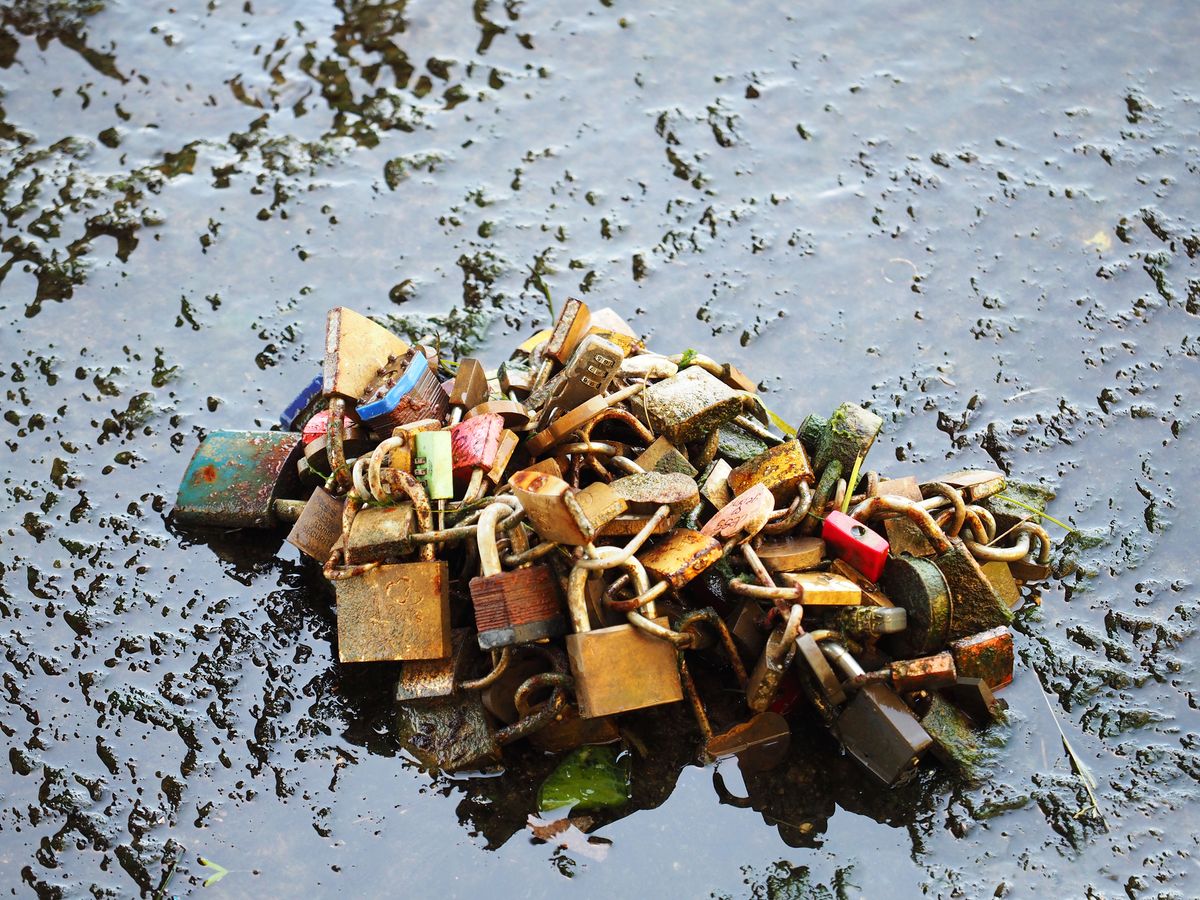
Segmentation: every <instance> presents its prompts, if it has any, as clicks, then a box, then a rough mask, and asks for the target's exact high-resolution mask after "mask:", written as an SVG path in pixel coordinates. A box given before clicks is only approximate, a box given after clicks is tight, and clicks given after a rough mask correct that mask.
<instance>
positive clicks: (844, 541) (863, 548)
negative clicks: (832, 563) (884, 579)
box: [821, 509, 888, 581]
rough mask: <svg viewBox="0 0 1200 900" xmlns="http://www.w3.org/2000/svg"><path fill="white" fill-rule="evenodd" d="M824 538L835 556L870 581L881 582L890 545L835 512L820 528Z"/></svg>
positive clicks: (849, 518)
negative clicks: (880, 578) (880, 577)
mask: <svg viewBox="0 0 1200 900" xmlns="http://www.w3.org/2000/svg"><path fill="white" fill-rule="evenodd" d="M821 537H822V538H824V539H825V546H826V547H827V548H828V549H829V552H830V554H831V555H833V556H837V557H840V558H841V559H844V560H846V562H848V563H849V564H850V565H852V566H853V567H854V568H856V569H857V570H858V571H860V572H862V574H863V576H864V577H866V578H867V580H868V581H878V580H879V576H880V575H882V574H883V567H884V565H885V564H886V563H887V560H888V542H887V541H885V540H884V539H883V538H881V537H880V536H879V535H877V534H876V533H875V532H874V531H872V530H871V529H870V528H868V527H867V526H866V525H864V524H862V523H861V522H859V521H856V520H855V519H852V518H851V517H850V516H848V515H846V514H845V513H843V512H841V511H839V510H836V509H835V510H833V511H832V512H831V513H829V514H828V515H827V516H825V521H824V523H823V524H822V525H821Z"/></svg>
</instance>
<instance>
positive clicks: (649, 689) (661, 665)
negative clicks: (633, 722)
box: [566, 560, 683, 718]
mask: <svg viewBox="0 0 1200 900" xmlns="http://www.w3.org/2000/svg"><path fill="white" fill-rule="evenodd" d="M631 562H633V563H636V562H637V561H636V560H631ZM635 571H637V572H640V577H635V579H634V581H635V590H636V591H637V592H638V594H643V593H645V592H646V591H648V590H649V589H650V585H649V582H648V580H647V578H646V574H645V570H644V569H642V567H641V565H640V564H639V565H637V566H636V570H635ZM588 574H589V573H588V570H587V569H583V568H580V567H579V566H576V567H575V568H573V569H572V570H571V576H570V579H569V582H568V588H567V607H568V609H569V610H570V613H571V625H572V628H573V629H574V633H573V634H568V635H567V638H566V644H567V655H568V658H569V659H570V663H571V673H572V675H573V676H574V678H575V693H576V697H577V698H578V701H579V714H580V715H581V716H583V717H584V718H591V717H593V716H607V715H613V714H616V713H622V712H628V711H629V710H634V709H644V708H646V707H649V706H659V705H661V704H664V703H674V702H676V701H678V700H682V699H683V686H682V684H681V683H680V680H679V668H678V666H677V664H676V658H675V647H674V646H673V645H672V644H670V643H668V642H667V641H664V640H660V639H659V638H657V637H654V636H652V635H650V634H647V633H646V632H645V631H644V630H642V629H641V628H638V627H635V626H634V625H631V624H621V625H612V626H610V627H608V628H600V629H597V630H595V631H593V630H591V625H590V622H589V621H588V611H587V599H586V597H585V594H584V589H585V584H586V582H587V580H588ZM644 609H645V614H646V616H647V617H648V618H649V619H650V620H651V621H653V622H655V623H656V624H658V625H662V626H665V625H666V623H667V620H666V618H665V617H664V618H662V619H657V618H655V613H654V609H653V604H648V605H647V606H646V607H645V608H644Z"/></svg>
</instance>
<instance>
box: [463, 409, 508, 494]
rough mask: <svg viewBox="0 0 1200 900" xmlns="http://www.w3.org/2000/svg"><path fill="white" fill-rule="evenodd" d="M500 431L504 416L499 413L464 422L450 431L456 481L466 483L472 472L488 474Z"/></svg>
mask: <svg viewBox="0 0 1200 900" xmlns="http://www.w3.org/2000/svg"><path fill="white" fill-rule="evenodd" d="M503 430H504V417H503V416H501V415H499V414H498V413H489V414H488V415H485V416H475V417H474V418H471V419H464V420H463V421H462V422H459V423H458V424H457V425H455V426H454V427H453V428H451V429H450V455H451V458H452V459H453V466H454V469H453V471H454V480H455V481H465V480H466V479H468V478H470V477H471V473H472V472H473V471H474V470H476V469H483V470H484V471H487V470H488V469H490V468H491V467H492V466H494V465H495V464H496V454H497V452H499V450H500V432H501V431H503Z"/></svg>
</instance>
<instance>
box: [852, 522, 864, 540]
mask: <svg viewBox="0 0 1200 900" xmlns="http://www.w3.org/2000/svg"><path fill="white" fill-rule="evenodd" d="M850 533H851V534H852V535H854V536H855V537H856V538H860V537H862V536H863V535H864V534H866V533H867V529H866V528H864V527H863V526H862V525H855V526H854V527H853V528H851V529H850Z"/></svg>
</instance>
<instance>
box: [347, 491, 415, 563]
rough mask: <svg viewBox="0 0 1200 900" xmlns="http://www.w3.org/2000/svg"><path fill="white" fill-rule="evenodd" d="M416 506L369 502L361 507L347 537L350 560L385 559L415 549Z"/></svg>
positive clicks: (403, 554)
mask: <svg viewBox="0 0 1200 900" xmlns="http://www.w3.org/2000/svg"><path fill="white" fill-rule="evenodd" d="M413 518H414V517H413V506H412V504H411V503H398V504H396V505H395V506H367V507H364V508H362V509H360V510H359V511H358V513H357V514H356V515H355V516H354V520H353V522H351V524H350V534H349V535H348V537H347V540H346V564H347V565H351V566H356V565H359V564H360V563H368V562H382V561H383V560H386V559H395V558H396V557H400V556H407V555H408V554H409V553H411V552H412V550H413V542H412V533H413Z"/></svg>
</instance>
